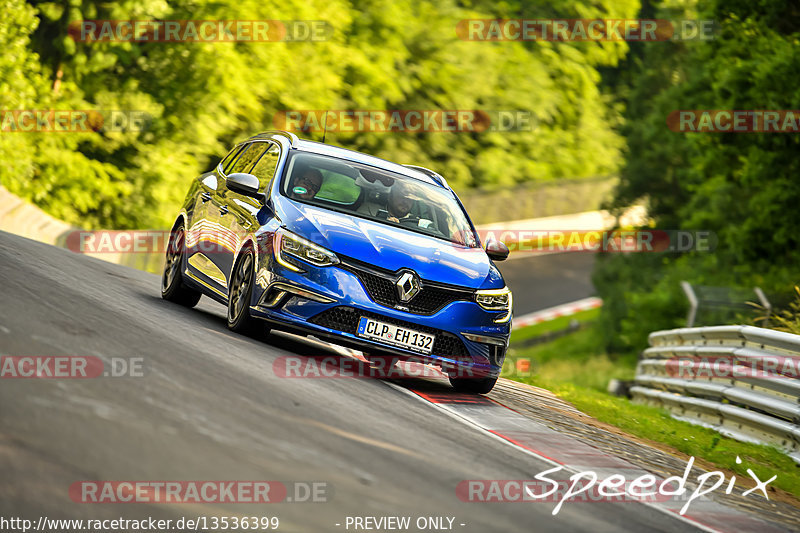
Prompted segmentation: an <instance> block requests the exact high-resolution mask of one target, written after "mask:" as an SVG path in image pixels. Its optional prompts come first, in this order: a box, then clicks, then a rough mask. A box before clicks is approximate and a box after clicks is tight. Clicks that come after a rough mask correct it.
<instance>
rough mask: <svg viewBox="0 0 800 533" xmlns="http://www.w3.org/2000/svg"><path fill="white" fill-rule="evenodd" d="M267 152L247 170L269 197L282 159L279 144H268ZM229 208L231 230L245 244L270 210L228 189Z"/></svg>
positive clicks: (259, 202)
mask: <svg viewBox="0 0 800 533" xmlns="http://www.w3.org/2000/svg"><path fill="white" fill-rule="evenodd" d="M264 144H265V150H263V151H261V153H260V155H259V158H258V160H257V161H256V162H255V163H254V164H253V167H252V168H250V169H245V171H246V172H247V173H249V174H252V175H254V176H255V177H257V178H258V188H259V190H260V191H261V192H263V193H265V194H266V195H269V190H270V188H271V183H272V179H273V178H274V177H275V170H276V168H277V166H278V161H279V160H280V157H281V147H280V145H279V144H278V143H275V142H268V143H264ZM226 195H227V198H228V202H227V205H228V208H229V210H230V212H229V215H230V216H231V218H230V223H231V226H230V229H231V231H233V232H234V233H235V234H236V237H237V240H238V242H239V243H241V242H243V241H244V240H245V239H246V238H247V236H248V235H249V234H251V233H253V232H254V231H256V230H257V229H258V228H259V227H261V226H262V225H263V223H264V222H265V220H266V219H265V214H266V213H269V210H268V209H266V208H265V207H264V203H263V202H261V201H260V200H256V199H255V198H251V197H249V196H245V195H243V194H239V193H236V192H233V191H231V190H230V189H228V191H227V192H226Z"/></svg>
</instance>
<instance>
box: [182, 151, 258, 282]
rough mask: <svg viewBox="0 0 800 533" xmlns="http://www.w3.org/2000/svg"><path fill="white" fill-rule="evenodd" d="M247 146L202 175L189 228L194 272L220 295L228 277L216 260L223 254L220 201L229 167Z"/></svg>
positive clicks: (191, 267)
mask: <svg viewBox="0 0 800 533" xmlns="http://www.w3.org/2000/svg"><path fill="white" fill-rule="evenodd" d="M243 149H244V146H242V145H238V146H236V147H234V149H233V150H231V151H230V152H229V153H228V155H226V156H225V157H224V158H223V159H222V161H220V163H219V164H218V165H217V166H216V167H215V168H214V170H213V171H211V172H208V173H207V174H204V175H203V176H201V177H200V178H199V179H200V186H199V188H198V191H197V195H196V196H195V204H194V209H193V212H192V216H191V224H190V226H189V227H188V228H187V234H186V244H187V262H188V268H189V269H190V271H191V272H192V273H193V274H195V275H197V274H200V276H199V278H200V279H201V281H203V282H205V283H206V284H207V285H209V286H211V288H212V289H214V290H216V291H217V292H220V293H221V292H223V288H224V287H225V275H224V274H223V273H222V271H221V270H219V268H218V267H217V266H216V264H215V262H214V261H213V257H214V255H216V254H217V253H218V251H219V245H218V244H217V240H218V236H219V229H218V226H219V218H220V215H219V210H218V208H217V205H218V202H215V200H214V199H215V198H218V197H219V194H220V189H221V188H224V187H225V185H224V178H223V177H222V176H223V175H224V174H223V173H224V169H225V168H230V166H232V164H233V162H234V161H235V160H236V158H237V157H238V156H239V154H240V153H241V152H242V151H243Z"/></svg>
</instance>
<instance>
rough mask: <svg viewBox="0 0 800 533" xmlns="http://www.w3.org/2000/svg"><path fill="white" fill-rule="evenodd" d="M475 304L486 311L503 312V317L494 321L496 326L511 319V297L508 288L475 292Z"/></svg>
mask: <svg viewBox="0 0 800 533" xmlns="http://www.w3.org/2000/svg"><path fill="white" fill-rule="evenodd" d="M475 302H476V303H477V304H478V305H480V306H481V307H483V308H484V309H486V310H487V311H505V314H504V315H503V316H501V317H500V318H497V319H495V322H496V323H498V324H500V323H503V322H508V321H509V320H510V319H511V307H512V297H511V291H510V290H508V287H503V288H502V289H489V290H482V291H477V292H476V293H475Z"/></svg>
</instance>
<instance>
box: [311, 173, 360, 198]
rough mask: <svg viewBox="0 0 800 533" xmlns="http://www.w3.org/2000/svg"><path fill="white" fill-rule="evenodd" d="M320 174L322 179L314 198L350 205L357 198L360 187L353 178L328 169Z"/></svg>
mask: <svg viewBox="0 0 800 533" xmlns="http://www.w3.org/2000/svg"><path fill="white" fill-rule="evenodd" d="M322 175H323V177H324V181H323V182H322V187H320V189H319V192H318V193H317V195H316V196H315V198H321V199H323V200H330V201H331V202H336V203H337V204H345V205H351V204H353V203H354V202H355V201H356V200H358V197H359V195H360V194H361V187H359V186H358V185H356V182H355V181H354V180H353V178H351V177H349V176H345V175H343V174H339V173H338V172H332V171H330V170H323V171H322Z"/></svg>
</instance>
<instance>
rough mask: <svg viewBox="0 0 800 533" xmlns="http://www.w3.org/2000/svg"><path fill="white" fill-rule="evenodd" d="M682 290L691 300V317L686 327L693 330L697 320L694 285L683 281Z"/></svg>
mask: <svg viewBox="0 0 800 533" xmlns="http://www.w3.org/2000/svg"><path fill="white" fill-rule="evenodd" d="M681 288H682V289H683V292H684V293H685V294H686V298H687V299H688V300H689V306H690V308H689V315H688V316H687V317H686V327H687V328H691V327H693V326H694V321H695V319H696V318H697V305H698V303H697V295H696V294H695V293H694V289H692V285H691V284H690V283H689V282H688V281H681Z"/></svg>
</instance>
